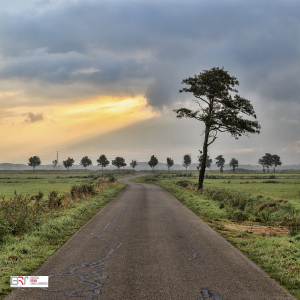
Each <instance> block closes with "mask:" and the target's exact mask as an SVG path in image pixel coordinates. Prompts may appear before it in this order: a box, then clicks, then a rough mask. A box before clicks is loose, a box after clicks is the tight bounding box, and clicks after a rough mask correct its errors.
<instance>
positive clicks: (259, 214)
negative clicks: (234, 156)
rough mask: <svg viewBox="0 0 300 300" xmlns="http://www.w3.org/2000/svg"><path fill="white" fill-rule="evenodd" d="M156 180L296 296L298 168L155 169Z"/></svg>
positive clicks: (299, 285) (299, 289)
mask: <svg viewBox="0 0 300 300" xmlns="http://www.w3.org/2000/svg"><path fill="white" fill-rule="evenodd" d="M133 181H135V182H144V183H152V184H157V185H160V186H161V187H163V188H165V189H166V190H167V191H169V192H170V193H171V194H173V195H174V196H175V197H176V198H177V199H178V200H179V201H180V202H182V203H183V204H184V205H185V206H187V207H188V208H189V209H190V210H192V211H193V212H194V213H195V214H196V215H198V216H199V217H201V218H202V219H203V220H204V221H205V222H206V223H207V224H208V225H209V226H211V227H212V228H213V229H215V230H216V231H217V232H219V233H220V234H221V235H222V236H223V237H224V238H226V239H227V240H228V241H229V242H230V243H232V244H233V245H234V246H235V247H236V248H238V249H239V250H240V251H241V252H243V253H244V254H245V255H246V256H247V257H248V258H249V259H251V260H252V261H253V262H255V263H256V264H257V265H258V266H260V267H261V268H262V269H263V270H264V271H265V272H266V273H268V274H269V276H270V277H271V278H273V279H274V280H275V281H277V282H278V283H279V284H280V285H281V286H283V287H284V288H285V289H286V290H287V291H289V292H290V293H291V294H292V295H294V296H295V297H296V298H297V299H300V174H297V173H295V174H291V173H287V174H278V173H275V174H273V173H260V174H259V173H257V172H256V173H254V174H232V173H231V174H230V173H225V174H222V175H221V174H217V173H216V172H207V173H206V176H205V180H204V188H203V193H202V194H200V193H199V192H198V191H197V182H198V174H197V173H195V172H193V173H191V172H189V173H188V174H186V173H185V172H163V173H162V172H161V173H159V172H157V173H155V172H154V173H153V174H149V175H147V176H144V177H139V178H136V179H134V180H133Z"/></svg>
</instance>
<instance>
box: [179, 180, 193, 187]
mask: <svg viewBox="0 0 300 300" xmlns="http://www.w3.org/2000/svg"><path fill="white" fill-rule="evenodd" d="M176 184H177V185H179V186H181V187H187V186H189V184H190V182H189V181H188V180H179V181H177V182H176Z"/></svg>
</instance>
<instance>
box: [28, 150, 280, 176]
mask: <svg viewBox="0 0 300 300" xmlns="http://www.w3.org/2000/svg"><path fill="white" fill-rule="evenodd" d="M215 159H216V165H217V166H218V168H220V173H223V169H224V166H225V158H224V157H223V155H219V156H217V157H216V158H215ZM202 160H203V155H201V151H200V156H198V163H199V165H198V167H197V169H198V170H199V168H200V167H201V164H202ZM212 161H213V160H212V159H211V158H210V156H209V155H207V157H206V162H205V165H206V168H208V169H210V168H211V164H212ZM74 162H75V161H74V159H73V158H70V157H68V159H67V160H64V161H63V165H64V167H65V168H66V169H68V170H69V168H70V167H72V166H73V164H74ZM41 163H42V162H41V159H40V158H39V157H38V156H33V157H30V158H29V163H28V165H29V166H31V167H33V171H34V169H35V167H37V166H39V165H40V164H41ZM97 163H98V164H97V165H98V166H100V167H101V168H102V173H103V168H105V167H107V166H108V165H109V164H110V162H109V160H108V159H107V158H106V156H105V155H104V154H102V155H101V156H100V157H99V158H98V159H97ZM191 163H192V158H191V155H190V154H185V155H184V156H183V163H182V165H183V166H184V167H185V169H186V172H187V168H188V167H189V166H190V164H191ZM57 164H58V161H57V160H56V159H55V160H53V161H52V165H53V168H54V170H55V168H56V166H57ZM92 164H93V163H92V160H91V159H90V158H89V157H88V156H84V157H83V158H82V159H81V161H80V165H82V166H83V167H84V168H85V171H86V168H87V167H88V166H90V165H92ZM111 164H112V165H113V166H115V167H116V168H117V169H118V171H119V169H120V168H121V167H125V166H127V164H126V163H125V159H124V158H123V157H120V156H117V157H116V158H115V159H114V160H112V161H111ZM157 164H158V159H157V158H156V157H155V155H152V156H151V158H150V160H149V162H148V165H149V166H150V167H151V168H152V171H154V168H155V167H156V165H157ZM258 164H260V165H262V167H263V172H265V168H267V170H268V172H269V168H270V167H272V166H274V172H275V167H277V166H281V165H282V162H281V161H280V157H279V156H278V155H276V154H274V155H272V154H270V153H266V155H264V156H263V157H261V158H260V159H259V160H258ZM137 165H138V162H137V160H132V161H131V163H130V166H131V167H132V169H133V171H134V169H135V167H136V166H137ZM173 165H174V160H173V159H172V158H171V157H168V158H167V162H166V166H167V168H168V171H170V168H171V167H172V166H173ZM229 166H230V167H231V168H232V171H233V172H235V169H236V168H237V167H238V166H239V161H238V160H237V159H236V158H232V159H231V160H230V162H229Z"/></svg>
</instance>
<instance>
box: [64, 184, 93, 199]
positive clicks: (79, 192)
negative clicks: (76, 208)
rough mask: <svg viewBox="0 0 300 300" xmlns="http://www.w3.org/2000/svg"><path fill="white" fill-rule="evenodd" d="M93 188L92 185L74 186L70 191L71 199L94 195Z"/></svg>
mask: <svg viewBox="0 0 300 300" xmlns="http://www.w3.org/2000/svg"><path fill="white" fill-rule="evenodd" d="M95 194H96V191H95V187H94V185H93V184H85V183H83V184H82V185H76V184H74V185H73V186H72V187H71V189H70V195H71V198H72V199H73V200H74V199H76V198H82V197H85V196H87V195H95Z"/></svg>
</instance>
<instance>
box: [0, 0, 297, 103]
mask: <svg viewBox="0 0 300 300" xmlns="http://www.w3.org/2000/svg"><path fill="white" fill-rule="evenodd" d="M299 10H300V3H299V2H295V1H284V2H282V1H252V0H251V1H188V2H183V1H133V0H131V1H76V2H73V3H70V2H66V3H64V2H62V3H60V4H58V5H52V6H46V7H44V8H43V5H40V7H39V9H36V10H27V11H25V10H23V11H22V12H19V13H17V12H14V13H4V12H2V13H1V15H0V18H1V24H0V39H1V40H2V41H4V42H2V43H1V44H0V55H1V56H2V57H3V59H2V62H1V65H0V79H2V80H4V79H9V78H11V79H18V80H21V81H22V80H23V81H39V82H42V83H45V84H50V85H57V84H76V83H78V84H81V85H83V86H86V89H85V90H88V89H92V90H93V93H98V94H107V93H112V94H113V93H114V92H115V91H116V90H119V89H120V87H122V88H123V87H124V88H125V86H127V89H126V92H127V93H130V94H136V93H138V92H141V91H142V93H144V94H145V97H146V98H147V100H148V103H149V104H150V105H152V106H155V107H158V108H160V107H162V106H164V105H173V103H174V102H176V101H179V100H182V99H186V98H188V97H187V96H186V95H183V94H181V95H179V94H178V90H179V89H180V88H181V86H180V83H181V81H182V79H184V78H186V77H189V76H193V75H194V74H196V73H197V74H198V73H199V72H200V71H202V70H203V69H210V68H211V67H214V66H219V67H222V66H224V67H225V69H226V70H228V71H229V73H230V74H232V75H235V76H237V78H238V80H240V82H241V83H243V84H241V88H240V89H241V90H242V91H246V92H253V91H255V93H256V96H257V98H259V97H263V99H265V101H275V100H278V101H283V100H284V101H290V102H299V94H300V93H299V92H300V85H299V84H298V82H299V80H300V72H299V69H300V68H299V67H300V60H299V30H300V21H299V20H300V17H299V13H298V12H299ZM53 88H54V89H55V88H56V87H55V86H54V87H53ZM45 93H46V92H45ZM48 93H49V92H48ZM46 95H47V94H46ZM49 101H51V100H50V99H49Z"/></svg>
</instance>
